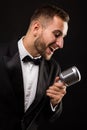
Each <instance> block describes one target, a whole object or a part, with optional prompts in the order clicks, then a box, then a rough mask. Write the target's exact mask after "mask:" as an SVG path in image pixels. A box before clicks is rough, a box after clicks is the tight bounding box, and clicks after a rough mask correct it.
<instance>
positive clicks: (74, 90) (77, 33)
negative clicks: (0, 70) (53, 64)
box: [0, 0, 87, 130]
mask: <svg viewBox="0 0 87 130" xmlns="http://www.w3.org/2000/svg"><path fill="white" fill-rule="evenodd" d="M43 3H53V4H56V5H58V6H59V7H62V8H63V9H64V10H66V11H67V12H68V13H69V15H70V22H69V30H68V35H67V37H66V38H65V43H64V48H63V49H62V50H59V51H58V52H57V51H56V52H55V54H54V58H55V59H56V60H57V61H58V62H59V63H60V65H61V68H62V70H64V69H67V68H68V67H71V66H73V65H75V66H77V68H78V69H79V70H80V72H81V81H80V82H79V83H77V84H75V85H72V86H71V87H69V88H68V89H67V94H66V95H65V97H64V98H63V112H62V114H61V116H60V118H59V119H58V120H57V121H56V122H55V124H54V125H52V126H49V125H48V126H47V125H46V126H43V127H41V130H48V129H50V130H58V129H63V128H65V129H69V130H71V129H77V128H82V129H84V128H85V127H87V126H86V123H87V101H86V100H87V71H86V68H87V66H86V59H87V58H86V44H87V40H86V39H87V38H86V16H87V15H86V8H87V7H86V4H85V3H84V1H79V0H28V1H26V0H24V1H18V0H14V1H12V0H11V1H5V0H3V2H2V3H0V46H4V45H5V44H7V42H8V41H9V40H12V39H13V38H15V37H18V38H20V37H21V36H23V35H24V34H25V32H26V30H27V28H28V22H29V18H30V16H31V15H32V13H33V11H34V9H35V8H37V7H38V6H39V5H40V4H43Z"/></svg>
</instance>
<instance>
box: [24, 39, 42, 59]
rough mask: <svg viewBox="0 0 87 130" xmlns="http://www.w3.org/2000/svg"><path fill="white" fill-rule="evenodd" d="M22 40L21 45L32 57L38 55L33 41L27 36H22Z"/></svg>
mask: <svg viewBox="0 0 87 130" xmlns="http://www.w3.org/2000/svg"><path fill="white" fill-rule="evenodd" d="M22 40H23V45H24V47H25V49H26V50H27V51H28V52H29V53H30V55H31V56H32V57H34V58H35V57H38V56H40V54H39V53H38V52H37V51H36V49H35V47H34V45H33V43H34V42H33V41H32V40H31V39H29V37H26V36H24V37H23V39H22Z"/></svg>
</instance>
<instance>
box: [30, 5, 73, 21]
mask: <svg viewBox="0 0 87 130" xmlns="http://www.w3.org/2000/svg"><path fill="white" fill-rule="evenodd" d="M41 16H42V17H44V18H53V17H54V16H59V17H60V18H61V19H62V20H64V21H65V22H67V23H68V21H69V19H70V18H69V15H68V13H67V12H66V11H64V10H63V9H61V8H59V7H57V6H56V5H51V4H48V5H43V6H41V7H40V8H38V9H36V10H35V12H34V13H33V15H32V17H31V19H30V22H32V21H33V20H36V19H38V18H39V17H41Z"/></svg>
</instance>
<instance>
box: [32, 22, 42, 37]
mask: <svg viewBox="0 0 87 130" xmlns="http://www.w3.org/2000/svg"><path fill="white" fill-rule="evenodd" d="M32 27H33V35H34V36H35V37H36V36H38V34H39V33H40V31H41V28H42V27H41V23H40V22H39V21H35V22H33V25H32Z"/></svg>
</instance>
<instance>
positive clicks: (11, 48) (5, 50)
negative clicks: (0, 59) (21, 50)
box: [0, 39, 18, 56]
mask: <svg viewBox="0 0 87 130" xmlns="http://www.w3.org/2000/svg"><path fill="white" fill-rule="evenodd" d="M17 41H18V40H17V39H16V40H11V41H9V42H4V43H2V44H1V45H0V56H3V55H12V54H14V53H15V52H16V51H17Z"/></svg>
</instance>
